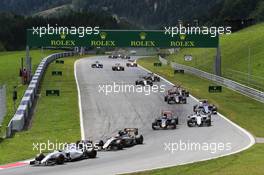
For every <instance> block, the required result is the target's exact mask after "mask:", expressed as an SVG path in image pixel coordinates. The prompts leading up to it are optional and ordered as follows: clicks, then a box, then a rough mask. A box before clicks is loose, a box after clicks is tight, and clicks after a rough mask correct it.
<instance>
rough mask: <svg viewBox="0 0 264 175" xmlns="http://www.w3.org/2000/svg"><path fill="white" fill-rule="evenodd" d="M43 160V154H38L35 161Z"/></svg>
mask: <svg viewBox="0 0 264 175" xmlns="http://www.w3.org/2000/svg"><path fill="white" fill-rule="evenodd" d="M44 158H45V155H44V154H43V153H40V154H38V155H37V156H36V158H35V160H36V161H42V160H43V159H44Z"/></svg>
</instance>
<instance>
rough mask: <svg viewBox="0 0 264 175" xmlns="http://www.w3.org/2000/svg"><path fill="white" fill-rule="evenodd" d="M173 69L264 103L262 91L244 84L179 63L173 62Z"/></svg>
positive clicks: (162, 59) (161, 59)
mask: <svg viewBox="0 0 264 175" xmlns="http://www.w3.org/2000/svg"><path fill="white" fill-rule="evenodd" d="M159 60H160V61H164V58H161V57H159ZM171 67H172V68H173V69H182V70H184V71H185V72H186V73H189V74H194V75H196V76H199V77H202V78H205V79H208V80H211V81H214V82H215V83H217V84H220V85H223V86H225V87H227V88H229V89H232V90H235V91H237V92H239V93H241V94H243V95H246V96H248V97H250V98H253V99H255V100H258V101H260V102H262V103H264V92H262V91H259V90H256V89H253V88H251V87H248V86H245V85H243V84H240V83H237V82H235V81H233V80H230V79H227V78H224V77H220V76H217V75H214V74H210V73H208V72H204V71H201V70H199V69H196V68H193V67H190V66H185V65H182V64H178V63H173V62H172V63H171Z"/></svg>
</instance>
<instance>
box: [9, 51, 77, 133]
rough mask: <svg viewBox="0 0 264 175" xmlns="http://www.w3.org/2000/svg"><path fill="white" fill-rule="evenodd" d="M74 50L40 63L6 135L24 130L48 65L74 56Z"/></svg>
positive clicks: (49, 57)
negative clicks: (59, 59)
mask: <svg viewBox="0 0 264 175" xmlns="http://www.w3.org/2000/svg"><path fill="white" fill-rule="evenodd" d="M73 55H74V52H63V53H56V54H52V55H49V56H47V57H45V58H43V59H42V60H41V62H40V64H39V65H38V67H37V69H36V71H35V74H34V75H33V77H32V79H31V81H30V84H29V86H28V88H27V90H26V91H25V93H24V96H23V98H22V100H21V102H20V104H19V106H18V108H17V111H16V113H15V115H14V116H13V118H12V119H11V120H10V122H9V124H8V126H7V128H6V137H11V136H12V134H13V133H14V132H17V131H22V130H23V129H24V127H25V124H26V121H27V119H28V118H29V113H30V111H31V108H32V105H33V103H34V100H35V99H36V98H35V97H36V95H37V90H38V88H39V85H40V82H41V79H42V77H43V74H44V72H45V70H46V69H47V67H48V65H49V64H50V63H51V62H52V61H54V60H56V59H58V58H63V57H67V56H73Z"/></svg>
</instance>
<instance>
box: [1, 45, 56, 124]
mask: <svg viewBox="0 0 264 175" xmlns="http://www.w3.org/2000/svg"><path fill="white" fill-rule="evenodd" d="M54 52H58V51H50V50H44V53H43V54H42V53H41V50H32V51H30V56H31V58H32V68H33V72H34V71H35V70H36V68H37V65H38V64H39V63H40V60H41V59H42V57H45V56H47V55H50V54H51V53H54ZM25 53H26V52H25V51H15V52H0V85H3V84H5V85H6V88H7V115H6V116H5V118H4V121H3V123H2V126H3V129H4V127H5V126H7V124H8V122H9V121H10V119H11V118H12V117H13V114H14V107H13V100H12V91H13V86H18V88H17V90H18V100H17V103H16V106H18V105H19V102H20V100H21V98H22V97H23V95H24V91H25V89H26V88H27V86H26V85H22V84H21V79H20V77H19V69H20V67H21V63H20V60H21V57H24V58H25ZM24 62H25V59H24Z"/></svg>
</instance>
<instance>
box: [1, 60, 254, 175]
mask: <svg viewBox="0 0 264 175" xmlns="http://www.w3.org/2000/svg"><path fill="white" fill-rule="evenodd" d="M97 60H98V61H100V62H101V63H103V65H104V68H103V69H92V68H91V64H92V63H94V62H95V61H97ZM126 62H127V61H126V60H121V59H108V58H107V57H105V56H101V57H92V58H84V59H81V60H79V61H77V63H76V71H77V72H76V73H77V79H78V83H79V87H80V94H81V104H82V110H83V111H82V113H83V126H84V135H85V138H86V139H93V140H99V139H102V138H103V139H105V138H107V137H110V136H112V135H113V134H115V133H116V132H117V131H118V130H119V129H122V128H124V127H137V128H139V132H140V133H142V134H143V136H144V144H143V145H137V146H134V147H131V148H126V149H124V150H121V151H104V152H99V153H98V157H97V158H96V159H93V160H92V159H88V160H82V161H76V162H70V163H66V164H64V165H60V166H51V167H31V166H29V165H28V166H23V167H18V168H11V169H7V170H1V171H0V174H12V175H16V174H17V175H18V174H19V175H23V174H24V175H36V174H41V175H42V174H49V175H53V174H54V175H55V174H56V175H57V174H63V175H72V174H78V175H82V174H83V175H84V174H85V175H86V174H92V175H97V174H98V175H99V174H102V175H106V174H120V173H125V172H134V171H141V170H146V169H154V168H160V167H166V166H173V165H179V164H184V163H188V162H194V161H200V160H205V159H210V158H213V157H217V156H221V155H226V154H230V153H232V152H236V151H239V150H241V149H243V148H245V147H247V146H248V145H249V144H250V142H251V140H250V138H249V137H248V135H246V134H245V133H244V132H242V131H241V130H240V129H238V128H237V127H235V126H233V125H232V124H231V123H229V122H227V121H226V120H225V119H223V118H222V117H220V116H218V115H215V116H213V117H212V126H211V127H199V128H198V127H194V128H188V127H187V125H186V117H187V115H189V114H191V113H192V106H193V105H194V104H197V102H196V101H195V100H194V99H193V98H191V97H189V98H188V99H187V104H175V105H168V104H166V103H165V102H164V93H151V94H150V95H144V93H133V92H132V93H131V92H130V93H121V92H120V93H110V94H108V95H105V93H102V92H99V89H100V88H99V85H100V86H102V85H106V84H110V85H111V84H113V82H115V83H119V84H120V83H123V84H134V83H135V80H136V79H138V77H139V76H140V75H145V74H146V73H147V72H146V71H144V70H143V69H141V68H127V67H125V71H124V72H122V71H121V72H117V71H112V69H111V67H112V66H113V65H114V64H115V63H121V64H122V65H124V66H125V63H126ZM155 84H157V85H165V86H166V88H170V87H171V85H170V84H169V83H167V82H166V81H163V80H162V81H161V82H159V83H155ZM161 110H172V111H174V113H175V114H176V115H178V116H179V122H180V124H179V125H178V126H177V129H176V130H158V131H153V130H152V128H151V123H152V121H153V120H154V119H155V118H156V117H157V116H159V114H160V112H161ZM180 141H181V142H182V143H200V144H203V143H208V144H211V145H213V144H214V143H217V144H219V143H224V144H227V143H231V148H232V149H231V150H226V149H225V150H222V151H220V150H218V151H216V152H215V153H212V152H214V151H213V149H212V150H210V151H206V150H196V151H195V150H194V149H193V150H189V151H186V150H182V151H179V150H178V151H175V152H174V153H172V152H170V151H168V148H167V150H165V148H166V147H165V143H166V144H168V143H178V144H179V142H180ZM174 148H176V147H174ZM225 148H226V147H225Z"/></svg>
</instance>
